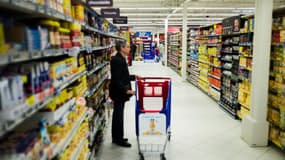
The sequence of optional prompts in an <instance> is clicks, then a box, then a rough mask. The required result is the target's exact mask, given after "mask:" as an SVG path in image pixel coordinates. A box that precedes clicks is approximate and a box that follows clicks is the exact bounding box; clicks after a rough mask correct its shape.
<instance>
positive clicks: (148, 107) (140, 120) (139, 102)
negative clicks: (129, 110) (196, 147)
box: [136, 77, 171, 160]
mask: <svg viewBox="0 0 285 160" xmlns="http://www.w3.org/2000/svg"><path fill="white" fill-rule="evenodd" d="M170 117H171V79H170V78H162V77H144V78H139V79H137V81H136V135H137V142H138V149H139V155H140V160H144V153H159V154H160V158H161V160H166V158H165V149H166V145H167V140H170V134H171V132H170V120H171V118H170Z"/></svg>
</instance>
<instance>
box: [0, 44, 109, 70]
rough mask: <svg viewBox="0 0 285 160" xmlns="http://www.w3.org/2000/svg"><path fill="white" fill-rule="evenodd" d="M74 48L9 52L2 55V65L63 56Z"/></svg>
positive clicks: (104, 47) (94, 48)
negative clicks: (5, 55)
mask: <svg viewBox="0 0 285 160" xmlns="http://www.w3.org/2000/svg"><path fill="white" fill-rule="evenodd" d="M110 47H113V45H108V46H103V47H100V46H99V47H93V48H91V49H89V48H80V51H87V52H89V53H90V52H92V51H97V50H103V49H108V48H110ZM74 48H75V47H74ZM74 48H66V49H48V50H44V51H34V52H29V51H21V52H13V53H11V54H10V53H8V54H7V57H4V58H3V60H2V57H1V61H0V65H7V64H12V63H19V62H26V61H31V60H38V59H43V58H48V57H57V56H62V55H69V54H71V53H72V52H73V49H74Z"/></svg>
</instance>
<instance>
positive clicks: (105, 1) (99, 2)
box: [88, 0, 113, 7]
mask: <svg viewBox="0 0 285 160" xmlns="http://www.w3.org/2000/svg"><path fill="white" fill-rule="evenodd" d="M88 5H89V6H101V7H102V6H113V0H88Z"/></svg>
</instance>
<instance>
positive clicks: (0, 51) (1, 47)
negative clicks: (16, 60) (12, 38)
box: [0, 23, 8, 56]
mask: <svg viewBox="0 0 285 160" xmlns="http://www.w3.org/2000/svg"><path fill="white" fill-rule="evenodd" d="M7 50H8V47H7V45H6V44H5V35H4V26H3V24H2V23H0V56H1V55H4V54H6V53H7Z"/></svg>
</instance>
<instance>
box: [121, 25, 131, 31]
mask: <svg viewBox="0 0 285 160" xmlns="http://www.w3.org/2000/svg"><path fill="white" fill-rule="evenodd" d="M120 30H121V31H128V30H129V26H120Z"/></svg>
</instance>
